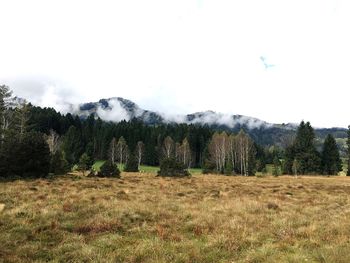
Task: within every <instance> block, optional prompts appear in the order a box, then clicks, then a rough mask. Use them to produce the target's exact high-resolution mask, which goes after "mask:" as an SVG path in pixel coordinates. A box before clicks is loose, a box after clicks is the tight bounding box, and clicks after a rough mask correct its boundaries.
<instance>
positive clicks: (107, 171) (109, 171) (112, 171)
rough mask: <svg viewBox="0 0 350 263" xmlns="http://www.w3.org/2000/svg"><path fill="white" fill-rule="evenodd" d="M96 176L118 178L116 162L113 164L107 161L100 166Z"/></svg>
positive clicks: (118, 171)
mask: <svg viewBox="0 0 350 263" xmlns="http://www.w3.org/2000/svg"><path fill="white" fill-rule="evenodd" d="M98 176H100V177H116V178H120V170H119V169H118V166H117V165H116V164H113V163H112V162H111V161H107V162H105V163H104V164H103V165H102V166H101V169H100V172H99V173H98Z"/></svg>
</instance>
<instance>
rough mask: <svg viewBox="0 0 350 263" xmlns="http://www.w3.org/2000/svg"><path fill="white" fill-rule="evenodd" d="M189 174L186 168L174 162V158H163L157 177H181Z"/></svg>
mask: <svg viewBox="0 0 350 263" xmlns="http://www.w3.org/2000/svg"><path fill="white" fill-rule="evenodd" d="M189 175H190V173H189V172H188V170H187V169H186V167H185V166H184V165H183V164H182V163H180V162H178V161H176V159H175V158H165V159H163V161H162V162H161V164H160V170H159V171H158V176H169V177H183V176H189Z"/></svg>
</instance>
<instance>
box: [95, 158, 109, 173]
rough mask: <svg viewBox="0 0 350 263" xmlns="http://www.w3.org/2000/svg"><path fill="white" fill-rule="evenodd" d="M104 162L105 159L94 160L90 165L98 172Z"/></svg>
mask: <svg viewBox="0 0 350 263" xmlns="http://www.w3.org/2000/svg"><path fill="white" fill-rule="evenodd" d="M105 162H106V161H103V160H99V161H96V162H95V163H94V165H93V166H92V168H93V169H94V170H95V171H97V172H99V171H100V170H101V166H102V165H103V164H104V163H105Z"/></svg>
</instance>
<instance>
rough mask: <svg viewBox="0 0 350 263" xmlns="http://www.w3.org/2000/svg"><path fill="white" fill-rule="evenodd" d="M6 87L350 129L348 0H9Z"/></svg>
mask: <svg viewBox="0 0 350 263" xmlns="http://www.w3.org/2000/svg"><path fill="white" fill-rule="evenodd" d="M0 10H1V15H0V84H6V85H8V86H10V88H11V89H12V90H13V91H14V93H15V94H16V95H18V96H20V97H24V98H26V99H28V100H29V101H31V102H33V103H34V104H37V105H40V106H52V107H55V108H56V109H58V110H64V104H65V103H66V102H70V103H82V102H89V101H97V100H99V99H101V98H109V97H124V98H127V99H130V100H132V101H134V102H136V103H137V104H139V106H140V107H142V108H145V109H149V110H154V111H158V112H164V113H167V114H186V113H193V112H198V111H205V110H214V111H217V112H222V113H232V114H242V115H247V116H253V117H257V118H260V119H262V120H265V121H268V122H272V123H287V122H295V123H297V122H300V121H301V120H306V121H311V124H313V125H314V126H316V127H347V126H348V125H349V124H350V117H349V112H350V111H349V108H348V105H349V99H348V98H349V96H348V94H349V90H350V71H349V70H350V35H349V32H350V1H348V0H288V1H287V0H244V1H243V0H171V1H170V0H148V1H145V0H139V1H136V0H128V1H121V0H110V1H107V0H96V1H89V0H82V1H81V0H74V1H72V0H31V1H27V0H23V1H20V0H0Z"/></svg>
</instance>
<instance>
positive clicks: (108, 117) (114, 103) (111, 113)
mask: <svg viewBox="0 0 350 263" xmlns="http://www.w3.org/2000/svg"><path fill="white" fill-rule="evenodd" d="M108 104H109V107H108V108H104V107H103V105H101V104H99V105H98V106H97V110H96V114H97V115H98V116H99V117H100V118H101V119H102V120H105V121H113V122H120V121H123V120H126V121H129V120H130V115H129V113H128V112H127V111H126V110H125V109H124V108H123V107H122V105H121V104H120V101H118V99H111V100H109V101H108Z"/></svg>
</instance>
